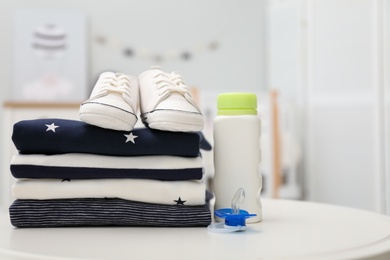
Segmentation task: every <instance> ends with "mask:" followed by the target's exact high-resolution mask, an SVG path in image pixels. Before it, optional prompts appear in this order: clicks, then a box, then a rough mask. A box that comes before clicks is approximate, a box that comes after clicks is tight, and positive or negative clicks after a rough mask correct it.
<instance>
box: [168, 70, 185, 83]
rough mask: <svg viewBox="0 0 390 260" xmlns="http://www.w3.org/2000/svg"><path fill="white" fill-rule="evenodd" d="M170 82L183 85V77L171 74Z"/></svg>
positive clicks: (174, 72)
mask: <svg viewBox="0 0 390 260" xmlns="http://www.w3.org/2000/svg"><path fill="white" fill-rule="evenodd" d="M170 75H171V80H172V81H173V82H175V83H176V85H185V83H184V79H183V77H182V76H181V75H180V74H179V73H178V72H177V71H172V72H171V74H170Z"/></svg>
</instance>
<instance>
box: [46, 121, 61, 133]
mask: <svg viewBox="0 0 390 260" xmlns="http://www.w3.org/2000/svg"><path fill="white" fill-rule="evenodd" d="M45 126H47V129H46V132H47V131H53V132H56V128H57V127H59V126H58V125H55V124H54V123H52V124H51V125H45Z"/></svg>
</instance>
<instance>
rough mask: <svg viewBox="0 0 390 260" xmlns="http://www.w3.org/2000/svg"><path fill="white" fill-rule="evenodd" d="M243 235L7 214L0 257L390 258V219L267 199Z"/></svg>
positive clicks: (1, 229)
mask: <svg viewBox="0 0 390 260" xmlns="http://www.w3.org/2000/svg"><path fill="white" fill-rule="evenodd" d="M262 201H263V213H264V219H263V221H262V222H261V223H258V224H250V225H248V230H247V231H245V232H242V233H231V234H212V233H208V232H207V229H206V228H134V227H117V228H113V227H105V228H31V229H17V228H13V227H12V226H11V224H10V222H9V217H8V214H2V215H1V216H0V221H1V222H0V259H363V258H364V259H390V217H387V216H384V215H380V214H377V213H373V212H369V211H363V210H358V209H351V208H345V207H339V206H333V205H326V204H318V203H310V202H301V201H288V200H270V199H263V200H262Z"/></svg>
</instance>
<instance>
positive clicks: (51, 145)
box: [12, 118, 211, 157]
mask: <svg viewBox="0 0 390 260" xmlns="http://www.w3.org/2000/svg"><path fill="white" fill-rule="evenodd" d="M12 141H13V142H14V144H15V147H16V148H17V149H18V151H19V153H21V154H48V155H49V154H62V153H91V154H101V155H115V156H140V155H173V156H184V157H196V156H198V155H199V149H201V148H205V149H206V150H210V149H211V146H210V145H209V144H208V143H207V141H206V140H205V139H204V138H203V136H202V135H201V133H196V132H193V133H183V132H169V131H160V130H154V129H150V128H137V129H133V130H132V131H130V132H125V131H116V130H110V129H104V128H100V127H97V126H93V125H89V124H87V123H84V122H82V121H76V120H68V119H56V118H49V119H34V120H23V121H20V122H17V123H16V124H14V128H13V134H12Z"/></svg>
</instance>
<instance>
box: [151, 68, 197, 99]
mask: <svg viewBox="0 0 390 260" xmlns="http://www.w3.org/2000/svg"><path fill="white" fill-rule="evenodd" d="M169 75H172V74H169ZM154 78H156V79H157V81H156V85H157V89H158V90H159V91H160V92H159V95H160V96H162V97H166V96H169V95H170V94H171V93H174V92H175V93H179V94H180V95H182V96H185V95H189V96H190V90H189V89H188V87H187V86H186V85H184V81H183V78H182V77H181V76H180V75H179V74H175V75H174V76H172V77H171V76H168V75H167V74H165V73H163V72H161V73H158V74H156V75H155V77H154ZM180 83H181V84H180Z"/></svg>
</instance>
